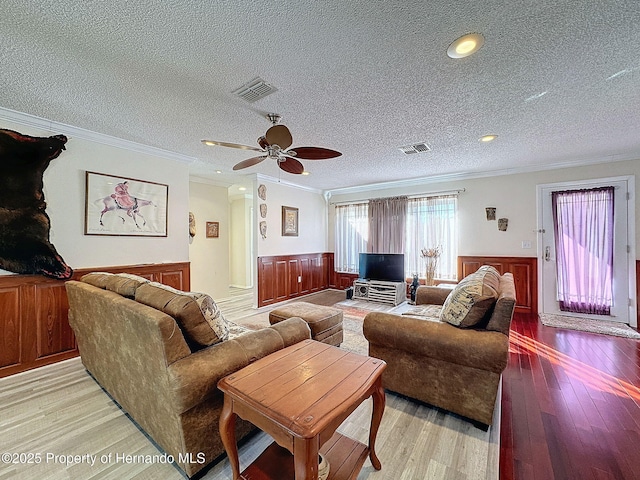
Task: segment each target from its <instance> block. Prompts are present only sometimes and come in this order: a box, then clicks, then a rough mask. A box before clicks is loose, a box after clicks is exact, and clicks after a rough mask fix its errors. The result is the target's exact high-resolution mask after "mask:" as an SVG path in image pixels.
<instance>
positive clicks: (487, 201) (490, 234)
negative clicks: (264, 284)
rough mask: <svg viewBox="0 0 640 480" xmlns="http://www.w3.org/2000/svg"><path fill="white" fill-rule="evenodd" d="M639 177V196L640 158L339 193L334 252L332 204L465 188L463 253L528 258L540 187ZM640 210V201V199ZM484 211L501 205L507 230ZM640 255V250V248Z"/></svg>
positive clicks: (638, 233) (639, 237) (639, 234)
mask: <svg viewBox="0 0 640 480" xmlns="http://www.w3.org/2000/svg"><path fill="white" fill-rule="evenodd" d="M624 175H635V180H636V188H635V190H636V192H637V191H638V185H637V184H638V181H640V160H633V161H625V162H614V163H606V164H596V165H589V166H585V167H574V168H563V169H557V170H545V171H540V172H530V173H521V174H513V175H500V176H494V177H484V178H475V179H466V180H459V181H449V182H439V183H435V182H433V183H427V182H425V183H424V184H422V185H411V186H406V187H394V188H387V189H376V190H369V191H361V192H358V193H349V194H343V195H334V196H332V197H331V199H330V205H329V206H330V208H329V250H331V251H333V249H334V245H335V237H334V235H335V232H334V215H335V207H334V206H333V204H335V203H340V202H346V201H355V200H364V199H370V198H380V197H391V196H395V195H417V194H422V193H430V192H438V191H445V190H457V189H464V190H465V191H464V192H461V193H460V196H459V197H458V212H459V217H458V222H459V225H460V235H459V245H458V254H459V255H486V256H492V255H497V256H523V257H535V256H536V248H537V243H536V242H537V235H536V233H534V230H536V229H537V205H536V187H537V185H541V184H547V183H557V182H565V181H573V180H586V179H595V178H608V177H616V176H624ZM631 201H635V208H636V212H640V200H639V199H638V196H637V195H636V198H635V199H632V200H631ZM485 207H496V218H503V217H504V218H508V219H509V227H508V229H507V231H506V232H501V231H498V228H497V222H495V221H491V222H489V221H487V220H486V215H485ZM635 238H636V245H637V246H639V245H640V222H638V221H636V230H635ZM523 241H530V242H531V247H532V248H531V249H523V248H522V242H523ZM636 250H637V251H640V250H638V249H637V248H636Z"/></svg>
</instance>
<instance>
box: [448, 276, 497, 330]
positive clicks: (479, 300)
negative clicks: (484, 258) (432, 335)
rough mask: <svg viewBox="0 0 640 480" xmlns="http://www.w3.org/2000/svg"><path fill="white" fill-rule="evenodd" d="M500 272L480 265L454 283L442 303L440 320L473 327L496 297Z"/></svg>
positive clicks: (480, 320) (478, 322) (458, 325)
mask: <svg viewBox="0 0 640 480" xmlns="http://www.w3.org/2000/svg"><path fill="white" fill-rule="evenodd" d="M499 284H500V274H499V273H498V271H497V270H496V269H495V268H494V267H491V266H488V265H485V266H483V267H480V268H479V269H478V270H477V271H476V272H474V273H472V274H471V275H469V276H467V277H465V278H464V279H462V281H460V283H458V285H456V287H455V288H454V289H453V291H452V292H451V293H450V294H449V296H448V297H447V299H446V300H445V302H444V305H442V312H441V313H440V320H442V321H443V322H447V323H450V324H451V325H455V326H457V327H463V328H469V327H475V326H477V325H478V324H480V323H481V322H482V320H483V319H484V317H485V315H486V314H487V312H488V311H489V310H490V309H491V307H492V306H493V305H494V304H495V302H496V299H497V298H498V287H499Z"/></svg>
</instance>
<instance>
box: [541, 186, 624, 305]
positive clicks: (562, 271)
mask: <svg viewBox="0 0 640 480" xmlns="http://www.w3.org/2000/svg"><path fill="white" fill-rule="evenodd" d="M551 199H552V203H553V207H554V211H555V215H554V230H555V232H554V233H555V240H556V267H557V277H558V282H557V284H558V302H559V306H560V310H563V311H566V312H576V313H587V314H598V315H609V314H610V312H611V306H612V303H613V221H614V219H613V212H614V210H613V199H614V187H602V188H594V189H589V190H567V191H563V192H553V193H552V196H551Z"/></svg>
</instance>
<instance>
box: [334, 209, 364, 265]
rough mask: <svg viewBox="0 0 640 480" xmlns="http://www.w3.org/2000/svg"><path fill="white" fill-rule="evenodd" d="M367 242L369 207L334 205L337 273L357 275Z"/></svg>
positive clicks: (335, 263)
mask: <svg viewBox="0 0 640 480" xmlns="http://www.w3.org/2000/svg"><path fill="white" fill-rule="evenodd" d="M368 241H369V205H368V204H367V203H354V204H349V205H336V229H335V252H334V265H335V269H336V271H338V272H348V273H358V261H359V257H360V253H361V252H363V253H364V252H366V251H367V244H368Z"/></svg>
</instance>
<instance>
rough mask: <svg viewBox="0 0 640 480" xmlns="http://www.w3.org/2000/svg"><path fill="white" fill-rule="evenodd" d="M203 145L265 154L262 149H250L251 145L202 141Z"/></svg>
mask: <svg viewBox="0 0 640 480" xmlns="http://www.w3.org/2000/svg"><path fill="white" fill-rule="evenodd" d="M202 143H204V144H205V145H209V146H219V147H230V148H239V149H241V150H254V151H256V152H264V150H263V149H261V148H258V147H250V146H249V145H241V144H239V143H229V142H218V141H217V140H202Z"/></svg>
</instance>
